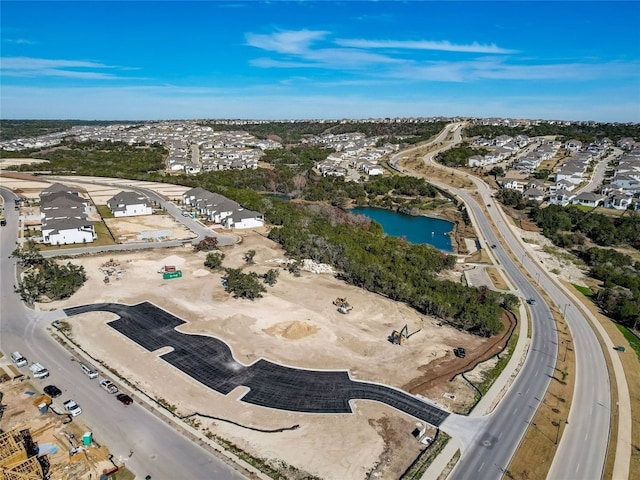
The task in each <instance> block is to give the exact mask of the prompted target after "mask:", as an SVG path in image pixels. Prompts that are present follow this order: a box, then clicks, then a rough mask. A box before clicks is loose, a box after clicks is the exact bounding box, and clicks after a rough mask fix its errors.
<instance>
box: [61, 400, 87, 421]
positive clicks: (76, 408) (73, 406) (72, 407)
mask: <svg viewBox="0 0 640 480" xmlns="http://www.w3.org/2000/svg"><path fill="white" fill-rule="evenodd" d="M63 405H64V409H65V410H66V411H67V412H69V413H70V414H71V415H73V416H74V417H77V416H78V415H80V414H81V413H82V409H81V408H80V405H78V404H77V403H76V402H75V401H73V400H67V401H66V402H64V403H63Z"/></svg>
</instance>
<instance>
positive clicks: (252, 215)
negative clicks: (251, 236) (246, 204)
mask: <svg viewBox="0 0 640 480" xmlns="http://www.w3.org/2000/svg"><path fill="white" fill-rule="evenodd" d="M222 225H223V226H224V227H225V228H259V227H262V226H264V218H263V216H262V214H260V213H258V212H254V211H252V210H243V209H241V210H238V211H236V212H234V213H233V214H232V215H230V216H228V217H225V219H224V220H223V221H222Z"/></svg>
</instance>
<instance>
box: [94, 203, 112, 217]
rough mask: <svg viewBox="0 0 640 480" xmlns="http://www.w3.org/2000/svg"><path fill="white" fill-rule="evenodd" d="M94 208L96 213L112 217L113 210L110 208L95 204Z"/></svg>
mask: <svg viewBox="0 0 640 480" xmlns="http://www.w3.org/2000/svg"><path fill="white" fill-rule="evenodd" d="M96 208H97V209H98V213H99V214H100V216H101V217H102V218H114V216H113V212H112V211H111V209H109V207H108V206H106V205H96Z"/></svg>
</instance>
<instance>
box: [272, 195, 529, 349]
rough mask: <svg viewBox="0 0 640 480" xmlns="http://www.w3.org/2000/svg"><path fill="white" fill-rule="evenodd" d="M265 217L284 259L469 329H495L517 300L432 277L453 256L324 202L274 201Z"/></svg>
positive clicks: (486, 331) (484, 332)
mask: <svg viewBox="0 0 640 480" xmlns="http://www.w3.org/2000/svg"><path fill="white" fill-rule="evenodd" d="M267 219H268V221H269V222H270V223H271V224H273V225H275V227H274V228H272V229H271V231H270V232H269V238H270V239H272V240H274V241H276V242H278V243H279V244H281V245H282V246H283V248H284V249H285V250H286V252H287V255H288V256H289V257H291V258H293V259H298V258H310V259H312V260H314V261H316V262H320V263H327V264H330V265H332V266H333V267H334V268H336V269H337V270H338V271H340V272H341V273H340V275H339V276H340V278H342V279H343V280H344V281H346V282H347V283H349V284H352V285H355V286H358V287H361V288H364V289H366V290H369V291H372V292H376V293H380V294H382V295H385V296H387V297H389V298H391V299H393V300H398V301H402V302H405V303H407V304H408V305H410V306H411V307H413V308H415V309H416V310H418V311H419V312H421V313H424V314H427V315H434V316H437V317H439V318H442V319H443V320H446V321H447V322H449V323H450V324H451V325H453V326H455V327H457V328H460V329H463V330H466V331H469V332H471V333H474V334H477V335H482V336H489V335H493V334H495V333H498V332H500V331H501V330H502V328H503V326H502V322H501V315H502V307H507V308H514V307H515V305H517V303H518V300H517V298H516V297H515V296H513V295H510V294H506V295H501V294H498V293H496V292H493V291H491V290H488V289H486V288H474V287H465V286H463V285H462V284H460V283H456V282H452V281H450V280H443V279H441V278H438V275H437V274H438V273H439V272H441V271H443V270H445V269H450V268H453V266H454V265H455V261H456V260H455V257H454V256H452V255H446V254H444V253H442V252H440V251H438V250H436V249H435V248H433V247H431V246H428V245H414V244H410V243H408V242H406V241H403V240H402V239H398V238H395V237H389V236H386V235H384V232H383V230H382V227H381V226H380V225H379V224H377V223H376V222H373V221H371V220H369V219H368V218H366V217H363V216H360V215H353V214H351V213H348V212H345V211H343V210H340V209H338V208H335V207H331V206H329V205H325V204H300V203H296V204H293V203H285V202H280V203H278V204H276V205H274V207H273V208H272V209H271V211H269V212H267Z"/></svg>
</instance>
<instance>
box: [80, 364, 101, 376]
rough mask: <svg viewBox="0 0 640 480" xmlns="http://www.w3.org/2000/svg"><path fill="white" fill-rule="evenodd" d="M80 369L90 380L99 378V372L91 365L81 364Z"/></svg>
mask: <svg viewBox="0 0 640 480" xmlns="http://www.w3.org/2000/svg"><path fill="white" fill-rule="evenodd" d="M80 369H81V370H82V372H83V373H84V374H85V375H86V376H87V377H89V378H97V377H98V372H97V371H96V369H95V368H93V367H92V366H91V365H87V364H85V363H81V364H80Z"/></svg>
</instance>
